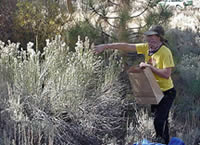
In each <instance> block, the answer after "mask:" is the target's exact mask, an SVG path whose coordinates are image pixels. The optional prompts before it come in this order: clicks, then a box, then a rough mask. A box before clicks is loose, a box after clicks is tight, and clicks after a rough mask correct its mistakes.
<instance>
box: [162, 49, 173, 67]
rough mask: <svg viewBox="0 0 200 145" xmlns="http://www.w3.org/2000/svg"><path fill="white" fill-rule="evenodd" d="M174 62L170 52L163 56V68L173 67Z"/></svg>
mask: <svg viewBox="0 0 200 145" xmlns="http://www.w3.org/2000/svg"><path fill="white" fill-rule="evenodd" d="M174 66H175V65H174V60H173V56H172V53H171V51H170V50H168V51H167V52H166V54H165V55H163V68H169V67H174Z"/></svg>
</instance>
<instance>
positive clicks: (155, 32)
mask: <svg viewBox="0 0 200 145" xmlns="http://www.w3.org/2000/svg"><path fill="white" fill-rule="evenodd" d="M164 34H165V31H164V29H163V27H162V26H160V25H155V26H152V27H151V28H150V29H149V30H148V31H147V32H145V33H144V36H145V39H146V42H145V43H138V44H132V43H108V44H100V45H96V46H95V47H94V48H95V50H94V51H95V52H96V53H97V54H98V53H101V52H103V51H104V50H107V49H118V50H122V51H125V52H137V54H144V57H145V61H144V62H141V63H140V64H139V66H140V67H141V68H144V67H149V68H150V69H151V70H152V72H153V74H154V76H155V78H156V81H157V82H158V84H159V86H160V89H161V90H162V91H163V94H164V97H163V98H162V100H161V101H160V102H159V104H156V105H151V110H152V112H154V114H155V118H154V128H155V132H156V139H161V140H164V142H162V143H165V144H168V142H169V127H168V124H169V123H168V117H169V111H170V108H171V106H172V103H173V101H174V99H175V96H176V90H175V88H174V84H173V81H172V78H171V73H172V68H173V67H175V65H174V61H173V56H172V53H171V51H170V49H169V48H168V46H167V40H166V39H164ZM128 72H131V67H130V68H129V70H128ZM160 143H161V142H160Z"/></svg>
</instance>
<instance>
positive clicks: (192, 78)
mask: <svg viewBox="0 0 200 145" xmlns="http://www.w3.org/2000/svg"><path fill="white" fill-rule="evenodd" d="M178 69H179V71H180V75H181V77H182V79H183V80H184V81H185V83H186V85H188V88H189V91H190V92H191V93H192V95H195V96H196V95H199V94H200V56H199V55H197V54H193V53H190V54H187V55H183V57H182V59H181V62H180V64H178Z"/></svg>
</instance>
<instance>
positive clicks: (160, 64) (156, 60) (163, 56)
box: [136, 43, 175, 91]
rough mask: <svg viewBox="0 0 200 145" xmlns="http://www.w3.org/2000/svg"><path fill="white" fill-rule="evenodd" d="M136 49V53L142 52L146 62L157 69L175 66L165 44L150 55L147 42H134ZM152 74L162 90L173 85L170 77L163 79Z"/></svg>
mask: <svg viewBox="0 0 200 145" xmlns="http://www.w3.org/2000/svg"><path fill="white" fill-rule="evenodd" d="M136 50H137V53H138V54H144V56H145V62H146V63H149V64H151V65H153V66H154V67H156V68H158V69H164V68H169V67H174V66H175V65H174V61H173V57H172V53H171V51H170V49H169V48H167V47H166V46H165V45H162V46H161V48H160V49H159V50H158V51H157V52H155V53H154V54H153V55H151V56H149V55H148V52H149V46H148V44H147V43H141V44H136ZM154 76H155V78H156V81H157V82H158V85H159V86H160V89H161V90H162V91H167V90H169V89H171V88H173V87H174V85H173V81H172V79H171V77H169V78H168V79H165V78H163V77H160V76H158V75H157V74H155V73H154Z"/></svg>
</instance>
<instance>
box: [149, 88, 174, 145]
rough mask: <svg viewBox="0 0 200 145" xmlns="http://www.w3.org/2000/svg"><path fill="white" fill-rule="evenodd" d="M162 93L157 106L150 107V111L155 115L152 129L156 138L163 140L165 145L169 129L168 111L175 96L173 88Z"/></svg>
mask: <svg viewBox="0 0 200 145" xmlns="http://www.w3.org/2000/svg"><path fill="white" fill-rule="evenodd" d="M163 93H164V97H163V98H162V100H161V101H160V103H159V104H158V105H151V111H152V112H153V113H155V119H154V127H155V131H156V136H157V137H161V138H163V139H164V140H165V143H166V144H168V143H169V128H168V116H169V110H170V108H171V106H172V103H173V101H174V98H175V96H176V90H175V89H174V88H172V89H170V90H167V91H165V92H163Z"/></svg>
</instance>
